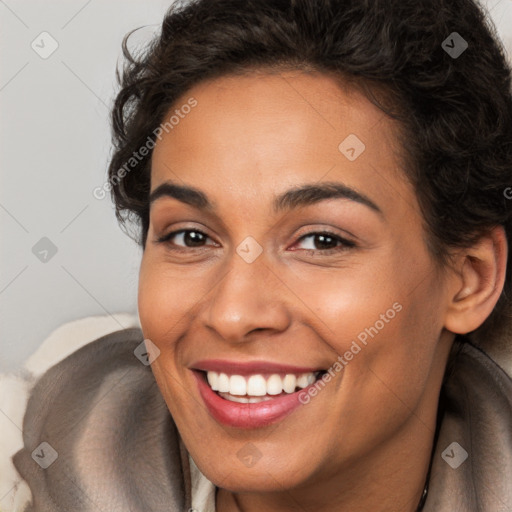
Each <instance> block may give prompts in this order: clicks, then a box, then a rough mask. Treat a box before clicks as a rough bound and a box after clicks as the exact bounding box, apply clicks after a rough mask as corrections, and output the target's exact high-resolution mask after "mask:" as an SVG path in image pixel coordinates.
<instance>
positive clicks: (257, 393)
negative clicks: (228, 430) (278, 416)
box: [200, 370, 327, 404]
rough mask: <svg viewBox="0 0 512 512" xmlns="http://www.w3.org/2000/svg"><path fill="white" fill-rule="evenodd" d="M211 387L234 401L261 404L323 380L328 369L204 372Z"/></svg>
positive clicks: (202, 373)
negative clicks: (229, 372)
mask: <svg viewBox="0 0 512 512" xmlns="http://www.w3.org/2000/svg"><path fill="white" fill-rule="evenodd" d="M200 373H201V376H202V379H203V380H204V381H205V382H206V383H207V384H208V386H209V387H210V389H211V390H212V391H213V392H214V393H215V394H217V395H218V396H220V397H221V398H223V399H224V400H228V401H230V402H238V403H249V404H253V403H259V402H265V401H268V400H274V399H276V398H279V397H282V396H286V395H290V394H293V393H296V392H298V391H300V390H301V389H304V388H306V387H308V386H310V385H311V384H313V383H314V382H316V381H317V380H319V379H321V378H322V376H323V375H324V374H326V373H327V370H319V371H316V372H307V373H299V374H293V373H287V374H279V373H272V374H253V375H229V374H227V373H222V372H214V371H200Z"/></svg>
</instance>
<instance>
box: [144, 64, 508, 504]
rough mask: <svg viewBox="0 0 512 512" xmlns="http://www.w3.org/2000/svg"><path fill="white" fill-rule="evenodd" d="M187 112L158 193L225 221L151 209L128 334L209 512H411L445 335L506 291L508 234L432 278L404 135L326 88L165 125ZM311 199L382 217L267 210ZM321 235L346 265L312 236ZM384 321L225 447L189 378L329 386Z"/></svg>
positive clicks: (358, 101)
mask: <svg viewBox="0 0 512 512" xmlns="http://www.w3.org/2000/svg"><path fill="white" fill-rule="evenodd" d="M191 96H193V97H194V98H195V99H196V100H197V106H196V107H195V108H194V109H192V111H191V112H190V113H189V114H187V115H186V116H184V118H183V119H181V120H180V122H179V124H177V125H176V126H175V127H174V129H173V130H171V131H169V133H164V135H163V138H162V139H161V140H160V141H158V143H157V144H156V147H155V149H154V153H153V157H152V176H151V190H155V188H156V187H158V186H159V185H160V184H162V183H164V182H165V181H167V180H171V181H172V182H174V183H177V184H180V185H189V186H193V187H196V188H198V189H200V190H201V191H203V192H204V193H205V194H207V196H208V197H209V199H210V200H211V201H212V202H213V203H214V204H215V205H216V208H217V209H216V211H215V213H214V212H207V211H202V210H200V209H197V208H194V207H192V206H190V205H186V204H184V203H182V202H181V201H178V200H177V199H173V198H169V197H162V198H160V199H157V200H156V201H155V202H154V203H153V204H152V206H151V212H150V227H149V233H148V239H147V243H146V247H145V250H144V254H143V258H142V263H141V268H140V281H139V316H140V320H141V325H142V329H143V334H144V337H145V338H149V339H151V341H152V342H153V343H154V344H155V345H157V346H158V348H159V350H160V356H159V357H158V358H157V359H156V360H155V361H154V363H153V364H152V370H153V373H154V375H155V378H156V381H157V383H158V386H159V388H160V390H161V392H162V395H163V397H164V399H165V401H166V403H167V406H168V408H169V410H170V412H171V414H172V416H173V418H174V420H175V422H176V425H177V427H178V430H179V431H180V434H181V436H182V438H183V440H184V442H185V445H186V446H187V449H188V450H189V452H190V454H191V455H192V457H193V459H194V461H195V462H196V464H197V465H198V467H199V469H200V470H201V471H202V472H203V473H204V474H205V475H206V477H207V478H208V479H210V480H211V481H212V482H213V483H214V484H215V485H217V486H218V487H219V488H220V489H219V491H218V492H217V497H216V503H217V508H218V510H219V512H228V511H236V510H243V511H247V512H253V511H257V510H258V511H260V510H267V511H276V512H277V511H283V512H284V511H291V510H302V511H316V510H323V509H324V508H325V509H329V510H333V511H345V510H351V511H352V512H362V511H367V510H376V511H377V510H378V511H391V510H393V511H395V512H396V511H404V512H406V511H407V512H412V511H414V510H415V509H416V506H417V504H418V502H419V499H420V496H421V492H422V490H423V486H424V482H425V478H426V474H427V469H428V463H429V460H430V456H431V450H432V442H433V436H434V430H435V420H436V411H437V403H438V395H439V390H440V386H441V381H442V377H443V373H444V369H445V365H446V360H447V357H448V353H449V350H450V347H451V345H452V342H453V338H454V333H465V332H469V331H471V330H472V329H475V328H476V327H478V325H480V324H481V323H482V322H483V321H484V320H485V318H486V317H487V316H488V315H489V314H490V312H491V311H492V308H493V307H494V305H495V303H496V301H497V300H498V297H499V294H500V292H501V289H502V287H503V280H504V273H505V271H504V269H505V262H506V258H507V246H506V239H505V236H504V233H503V230H502V229H501V228H496V229H494V230H493V231H491V232H490V233H489V236H488V237H485V238H482V240H481V242H480V243H479V244H477V245H475V247H473V248H469V249H467V250H464V251H459V252H458V253H457V254H454V258H453V268H449V269H448V268H439V266H437V265H436V263H435V262H434V261H433V259H432V256H431V255H430V253H429V251H428V249H427V246H426V244H425V236H426V234H425V230H424V227H423V221H422V216H421V213H420V211H419V207H418V204H417V200H416V195H415V192H414V190H413V188H412V187H411V186H410V184H409V183H408V182H407V181H406V179H405V178H404V175H403V172H402V171H401V170H400V159H399V150H400V148H399V146H398V144H397V142H396V141H395V138H394V136H395V133H396V131H395V130H396V126H394V125H393V124H392V121H390V120H389V119H388V118H387V117H385V115H384V114H383V113H382V112H381V111H380V110H379V109H377V108H376V107H375V106H373V105H372V104H371V103H370V102H369V101H368V100H367V99H366V98H365V97H364V96H363V95H362V94H360V93H358V92H356V91H355V90H352V89H350V88H349V87H343V86H340V84H338V83H337V82H335V81H334V80H333V78H332V77H329V76H327V75H323V74H318V73H309V74H308V73H303V72H290V71H287V72H281V73H279V74H277V73H276V74H255V73H252V74H248V75H247V76H225V77H221V78H218V79H215V80H211V81H207V82H203V83H201V84H199V85H196V86H195V87H194V88H192V89H191V90H189V91H187V93H186V94H185V95H184V96H183V97H182V98H181V99H180V100H178V101H177V102H176V104H175V106H174V107H173V108H177V107H179V106H180V105H182V104H185V103H186V101H187V99H188V98H189V97H191ZM349 134H356V135H357V137H358V138H359V139H360V140H362V141H363V142H364V144H365V146H366V149H365V150H364V152H363V153H361V154H360V156H359V157H358V158H357V159H356V160H354V161H350V160H349V159H347V158H346V156H345V155H344V154H342V152H341V151H340V150H339V149H338V145H339V144H340V143H341V142H342V141H343V140H344V139H345V138H346V137H347V136H348V135H349ZM317 182H338V183H343V184H345V185H347V186H349V187H351V188H353V189H355V190H357V191H358V192H360V193H363V194H364V195H366V196H367V197H368V198H370V199H371V200H372V201H373V202H374V203H375V204H376V205H377V206H378V207H379V208H380V210H381V212H382V214H379V213H377V212H375V211H374V210H372V209H371V208H369V207H368V206H366V205H363V204H360V203H358V202H356V201H353V200H350V199H343V198H337V199H329V200H324V201H321V202H318V203H316V204H313V205H308V206H305V207H301V208H296V209H293V210H290V211H282V212H280V213H273V211H272V208H271V204H272V200H273V198H274V196H275V195H278V194H280V193H282V192H284V191H285V190H288V189H289V188H292V187H296V186H298V185H303V184H306V183H307V184H314V183H317ZM180 229H189V230H192V231H195V230H199V231H201V232H203V233H205V234H206V235H207V237H205V238H204V239H202V242H201V243H199V244H198V243H197V242H196V243H195V244H194V243H191V242H190V239H188V247H187V245H186V244H187V238H184V237H183V234H177V235H175V236H174V237H173V238H171V239H170V240H169V241H167V242H165V243H163V242H160V243H159V242H157V241H156V240H157V239H158V238H159V237H162V236H163V235H166V234H168V233H171V232H172V231H179V230H180ZM324 230H329V231H330V232H332V233H333V234H334V235H336V236H340V237H342V238H345V239H347V240H348V241H349V242H352V243H354V244H355V246H353V247H351V246H347V245H344V244H342V243H340V242H336V241H335V240H336V239H334V241H332V240H329V242H328V243H327V244H324V245H322V243H321V240H320V241H319V239H318V236H317V237H315V236H306V235H311V234H315V233H319V232H320V233H321V232H322V231H324ZM248 236H251V237H253V238H254V239H255V240H256V241H257V242H258V244H259V245H260V246H261V248H262V249H263V252H262V254H261V255H260V256H259V257H258V258H257V259H256V260H255V261H254V262H252V263H247V262H246V261H244V259H242V258H241V257H240V256H239V255H238V254H237V252H236V249H237V247H238V246H239V244H241V242H242V241H243V240H244V239H245V238H246V237H248ZM330 247H333V248H334V249H329V248H330ZM312 250H314V252H313V251H312ZM396 303H398V304H399V305H401V307H402V308H401V311H400V312H397V314H396V315H395V317H394V318H393V319H392V320H390V321H389V322H386V323H385V326H384V327H383V328H382V329H380V330H379V332H378V334H377V335H375V336H374V337H373V338H369V340H368V343H367V345H366V346H364V347H363V348H362V350H361V351H360V352H359V353H358V354H357V355H355V356H354V358H353V359H352V360H351V361H350V362H349V363H348V364H347V365H346V366H345V367H344V369H343V370H342V371H341V372H338V373H337V374H336V377H335V378H334V379H332V380H331V381H330V382H329V383H327V385H326V386H325V388H324V389H323V390H322V391H321V392H320V393H319V394H318V395H317V396H316V397H314V398H313V399H312V400H311V401H310V403H308V404H307V405H303V406H301V407H299V408H298V409H297V410H295V411H294V412H293V413H292V414H291V415H289V416H288V417H286V418H285V419H283V420H281V421H280V422H278V423H275V424H272V425H268V426H266V427H264V428H259V429H249V430H245V429H244V430H242V429H235V428H230V427H226V426H223V425H221V424H219V423H217V422H216V421H215V420H214V419H213V418H212V417H211V416H210V415H209V413H208V411H207V410H206V408H205V406H204V404H203V403H202V400H201V397H200V396H199V393H198V391H197V386H196V383H195V380H194V378H193V375H192V372H191V371H190V369H189V368H190V367H191V366H192V365H193V363H194V362H196V361H198V360H200V359H211V358H220V359H229V360H237V361H253V360H266V361H274V362H281V363H289V364H293V365H297V366H317V367H322V368H325V369H327V368H329V367H331V366H332V365H333V363H334V362H335V361H336V359H337V358H338V356H339V355H343V354H344V353H345V352H346V351H347V350H349V349H350V347H351V344H352V342H353V341H354V340H356V339H357V336H358V334H360V333H361V332H363V331H364V330H365V329H367V328H369V327H371V326H374V325H375V323H376V321H377V320H379V319H380V318H381V315H383V314H385V313H386V311H387V310H389V309H390V308H392V307H393V304H396ZM248 443H252V445H254V447H256V449H257V450H258V452H259V454H260V458H259V460H258V461H257V463H256V464H255V465H254V466H253V467H250V468H248V467H246V466H245V465H244V464H243V463H242V462H241V460H240V459H239V457H238V456H237V452H239V450H241V449H243V448H244V447H246V446H247V445H248ZM246 449H247V448H246Z"/></svg>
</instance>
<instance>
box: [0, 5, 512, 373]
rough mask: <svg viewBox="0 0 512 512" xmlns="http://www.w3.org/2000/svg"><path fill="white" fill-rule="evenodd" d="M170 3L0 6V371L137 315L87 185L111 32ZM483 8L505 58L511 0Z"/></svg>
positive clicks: (130, 286) (126, 264)
mask: <svg viewBox="0 0 512 512" xmlns="http://www.w3.org/2000/svg"><path fill="white" fill-rule="evenodd" d="M213 1H214V0H213ZM170 3H171V2H170V0H167V1H163V0H152V1H151V2H149V1H142V0H122V1H121V0H117V1H114V0H101V1H100V0H89V1H87V0H80V1H78V0H73V1H71V0H65V1H64V0H60V1H54V0H52V1H45V2H41V1H40V0H38V1H36V0H23V1H20V0H18V1H14V0H5V2H4V1H2V2H0V48H1V69H0V154H1V162H2V164H1V165H2V166H1V181H0V229H1V233H2V238H1V240H2V243H1V247H0V261H1V274H0V312H1V317H0V322H1V323H0V332H1V339H2V342H1V343H2V344H1V347H2V350H1V351H0V354H1V355H0V371H6V370H9V369H15V368H16V367H18V366H20V365H21V363H22V362H23V361H24V360H25V359H26V358H27V357H28V356H29V355H30V354H31V353H33V352H34V351H35V349H36V348H37V347H38V346H39V345H40V344H41V343H42V341H43V340H44V339H45V338H46V337H47V336H48V335H49V334H50V332H51V331H53V330H54V329H55V328H57V327H58V326H60V325H62V324H63V323H65V322H69V321H71V320H75V319H79V318H83V317H87V316H91V315H103V314H113V313H117V312H129V313H136V312H137V299H136V296H137V279H138V267H139V261H140V257H141V251H140V249H139V248H138V247H137V246H136V244H135V243H134V242H133V241H132V240H131V239H129V238H128V237H127V236H126V235H125V234H124V233H123V232H122V231H121V230H120V228H119V227H118V225H117V222H116V220H115V216H114V211H113V206H112V204H111V202H110V198H109V196H108V195H107V197H106V198H105V199H103V200H98V199H96V198H95V197H94V196H93V193H92V191H93V189H94V188H95V187H98V186H100V187H101V186H102V185H103V183H104V182H105V179H106V168H107V162H108V156H109V152H110V120H109V108H110V106H111V104H112V100H113V98H114V95H115V92H116V91H117V90H118V88H117V86H116V82H115V74H114V73H115V68H116V65H117V62H118V59H120V56H121V41H122V38H123V36H124V35H125V34H126V33H127V32H128V31H129V30H131V29H133V28H136V27H139V26H142V25H149V27H147V28H145V29H143V30H141V31H140V33H139V34H138V35H137V36H135V37H134V38H133V40H134V41H137V42H138V41H144V40H147V39H149V38H150V37H151V35H153V34H154V33H155V31H157V30H158V29H159V26H160V23H161V21H162V17H163V14H164V12H165V11H166V9H167V8H168V6H169V5H170ZM487 5H488V8H489V9H491V15H492V17H493V19H494V20H495V22H496V23H497V25H498V28H499V30H500V34H501V37H502V38H503V40H504V42H505V44H506V45H507V46H508V48H509V49H510V50H509V52H510V53H511V54H512V2H511V1H510V0H501V1H500V0H492V1H489V2H487ZM42 32H47V33H49V34H50V36H51V37H50V36H48V35H43V36H41V35H40V34H41V33H42ZM53 40H55V41H56V42H57V43H58V47H57V49H56V50H55V51H54V53H52V54H51V55H50V56H48V57H47V58H43V57H42V56H46V54H45V52H47V53H48V52H49V51H50V50H51V49H52V44H53V45H55V42H53ZM32 44H33V45H34V47H35V48H33V47H32V46H31V45H32ZM41 55H42V56H41ZM42 239H43V240H42ZM46 239H48V240H49V241H50V242H48V240H46ZM34 246H35V248H34ZM53 247H55V248H56V251H57V252H56V253H55V254H54V255H53V254H52V250H53V251H55V249H52V248H53ZM45 251H48V252H45ZM45 259H46V261H44V260H45ZM42 260H43V261H42Z"/></svg>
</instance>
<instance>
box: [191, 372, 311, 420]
mask: <svg viewBox="0 0 512 512" xmlns="http://www.w3.org/2000/svg"><path fill="white" fill-rule="evenodd" d="M193 373H194V376H195V378H196V380H197V383H198V387H199V394H200V395H201V397H202V399H203V401H204V403H205V405H206V407H207V408H208V411H209V412H210V414H211V415H212V416H213V417H214V418H215V419H216V420H217V421H218V422H220V423H223V424H224V425H228V426H230V427H237V428H258V427H265V426H267V425H270V424H272V423H276V422H277V421H280V420H282V419H283V418H285V417H286V416H288V415H289V414H291V413H292V412H293V411H294V410H295V409H297V407H299V406H300V405H303V404H302V403H301V402H300V400H299V394H300V393H304V392H307V391H308V389H309V387H311V386H314V384H315V383H313V384H310V385H309V386H308V387H306V388H304V389H301V390H300V391H296V392H295V393H290V394H287V395H282V396H279V397H278V398H272V399H270V400H265V401H263V402H258V403H254V404H250V403H240V402H231V401H230V400H226V399H224V398H222V397H220V396H219V395H218V394H217V393H216V392H215V391H213V390H212V388H210V386H209V385H208V383H207V382H206V380H205V379H204V377H203V373H202V372H200V371H196V370H193Z"/></svg>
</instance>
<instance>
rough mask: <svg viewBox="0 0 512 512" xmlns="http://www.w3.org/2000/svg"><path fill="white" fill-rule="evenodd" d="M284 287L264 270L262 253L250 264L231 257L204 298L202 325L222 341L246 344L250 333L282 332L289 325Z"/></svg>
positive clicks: (266, 268)
mask: <svg viewBox="0 0 512 512" xmlns="http://www.w3.org/2000/svg"><path fill="white" fill-rule="evenodd" d="M286 289H287V288H286V286H285V285H284V283H283V282H282V281H281V280H280V279H279V278H278V277H277V275H275V273H274V272H273V271H272V270H271V269H270V268H269V267H268V266H267V264H266V262H265V258H264V253H263V254H261V255H260V256H259V257H258V258H257V259H256V260H255V261H253V262H252V263H247V262H246V261H244V260H243V259H242V258H241V257H240V256H239V255H238V254H237V253H234V254H233V256H232V258H231V261H230V263H229V266H228V268H227V269H226V273H225V274H224V277H223V278H222V279H221V280H220V282H219V283H218V284H217V285H216V286H215V288H214V289H213V290H212V292H211V294H209V296H208V301H207V305H206V308H204V309H203V311H202V315H203V319H204V320H203V323H204V325H205V326H206V327H207V328H209V329H210V330H214V331H215V332H216V333H217V335H218V336H220V337H221V338H222V339H224V340H226V341H228V342H231V343H236V342H243V341H249V334H250V333H251V332H253V331H262V330H267V331H268V332H269V333H274V332H282V331H284V330H286V328H287V327H288V326H289V324H290V311H289V310H288V308H287V306H286V303H285V301H284V300H283V295H284V293H285V290H286Z"/></svg>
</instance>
